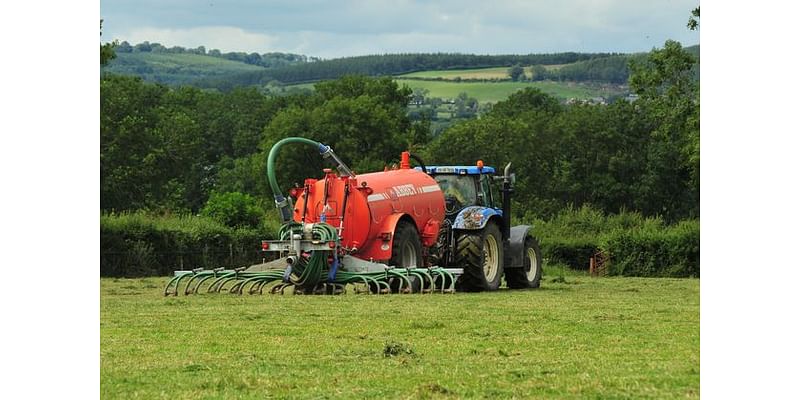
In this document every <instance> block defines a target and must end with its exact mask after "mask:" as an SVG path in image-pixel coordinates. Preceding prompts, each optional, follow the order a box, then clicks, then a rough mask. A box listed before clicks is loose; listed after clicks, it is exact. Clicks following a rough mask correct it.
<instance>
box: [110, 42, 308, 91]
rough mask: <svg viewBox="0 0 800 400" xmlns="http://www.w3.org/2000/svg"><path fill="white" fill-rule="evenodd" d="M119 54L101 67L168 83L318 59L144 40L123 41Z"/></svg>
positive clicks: (289, 54) (225, 75)
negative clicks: (133, 42) (135, 43)
mask: <svg viewBox="0 0 800 400" xmlns="http://www.w3.org/2000/svg"><path fill="white" fill-rule="evenodd" d="M114 51H115V53H116V55H117V57H116V58H115V59H113V60H111V62H110V63H109V65H107V66H106V67H104V68H103V69H102V71H103V72H110V73H114V74H122V75H137V76H140V77H142V78H144V79H145V80H148V81H151V82H159V83H164V84H168V85H187V84H188V85H194V84H196V82H197V81H198V80H202V79H208V78H217V77H223V79H224V77H230V76H237V75H239V74H243V73H253V72H259V71H265V70H267V69H270V68H278V67H285V66H289V65H294V64H300V63H305V62H309V61H316V60H318V59H317V58H314V57H308V56H305V55H302V54H292V53H264V54H258V53H243V52H229V53H222V52H220V51H219V50H215V49H212V50H209V51H208V52H206V49H205V47H203V46H200V47H198V48H196V49H186V48H183V47H179V46H175V47H170V48H167V47H164V46H162V45H161V44H159V43H150V42H142V43H139V44H137V45H135V46H131V45H130V44H129V43H128V42H122V43H120V44H119V45H118V46H116V47H115V48H114Z"/></svg>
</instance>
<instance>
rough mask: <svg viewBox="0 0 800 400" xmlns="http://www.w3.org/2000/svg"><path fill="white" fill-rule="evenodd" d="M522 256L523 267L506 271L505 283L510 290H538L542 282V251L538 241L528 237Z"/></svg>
mask: <svg viewBox="0 0 800 400" xmlns="http://www.w3.org/2000/svg"><path fill="white" fill-rule="evenodd" d="M522 254H523V255H522V257H523V260H524V262H523V266H524V267H523V268H514V269H507V270H506V283H507V284H508V287H509V288H511V289H532V288H538V287H539V284H540V283H541V280H542V251H541V250H540V249H539V241H538V240H537V239H536V238H535V237H533V236H528V237H527V238H526V239H525V246H524V247H523V249H522ZM533 268H535V270H533Z"/></svg>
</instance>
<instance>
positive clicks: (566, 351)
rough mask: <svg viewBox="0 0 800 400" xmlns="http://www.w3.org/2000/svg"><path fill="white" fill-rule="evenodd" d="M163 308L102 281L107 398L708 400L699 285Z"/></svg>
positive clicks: (199, 299)
mask: <svg viewBox="0 0 800 400" xmlns="http://www.w3.org/2000/svg"><path fill="white" fill-rule="evenodd" d="M557 271H558V270H557V269H555V270H551V269H548V270H546V272H548V273H549V274H548V275H546V276H545V277H544V280H543V284H542V288H540V289H538V290H528V291H510V290H500V291H498V292H493V293H479V294H466V293H458V294H416V295H356V294H353V293H352V292H350V293H348V294H346V295H343V296H294V295H283V296H280V295H272V296H271V295H264V296H248V295H244V296H235V295H229V294H217V295H202V294H201V295H195V296H188V297H184V296H180V297H168V298H165V297H164V296H163V295H162V289H163V285H164V283H165V282H166V281H167V278H144V279H108V278H102V279H101V280H100V346H101V348H100V365H101V369H100V391H101V398H103V399H132V398H141V399H158V398H163V399H206V398H245V399H250V398H252V399H263V398H317V399H318V398H344V399H352V398H453V399H456V398H573V399H585V398H604V399H607V398H663V399H675V398H697V397H699V386H700V372H699V371H700V309H699V305H700V281H699V280H697V279H655V278H651V279H646V278H591V277H588V276H574V275H573V276H566V277H565V278H558V277H555V276H554V273H555V272H557Z"/></svg>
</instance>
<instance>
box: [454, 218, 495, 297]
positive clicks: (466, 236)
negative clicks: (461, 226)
mask: <svg viewBox="0 0 800 400" xmlns="http://www.w3.org/2000/svg"><path fill="white" fill-rule="evenodd" d="M455 262H456V265H457V266H459V267H463V268H464V274H463V275H461V278H460V284H459V286H460V288H461V290H465V291H468V292H479V291H483V290H497V288H498V287H500V277H501V276H502V275H503V239H502V236H501V235H500V229H499V228H498V227H497V225H495V224H493V223H489V224H487V225H486V227H485V228H483V230H480V231H465V232H462V233H461V234H459V235H458V236H457V237H456V252H455Z"/></svg>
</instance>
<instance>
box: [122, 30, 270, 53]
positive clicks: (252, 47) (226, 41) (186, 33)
mask: <svg viewBox="0 0 800 400" xmlns="http://www.w3.org/2000/svg"><path fill="white" fill-rule="evenodd" d="M120 40H127V41H128V42H130V43H131V44H136V43H141V42H144V41H149V42H150V43H160V44H162V45H163V46H166V47H172V46H183V47H187V48H194V47H197V46H205V48H206V49H207V50H210V49H219V50H221V51H223V52H230V51H244V52H248V53H251V52H256V53H266V52H269V51H276V49H274V46H275V43H276V41H277V37H275V36H271V35H267V34H264V33H253V32H246V31H244V30H243V29H241V28H237V27H233V26H201V27H196V28H187V29H166V28H152V27H145V28H136V29H132V30H131V31H129V32H128V33H127V34H122V35H120Z"/></svg>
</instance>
